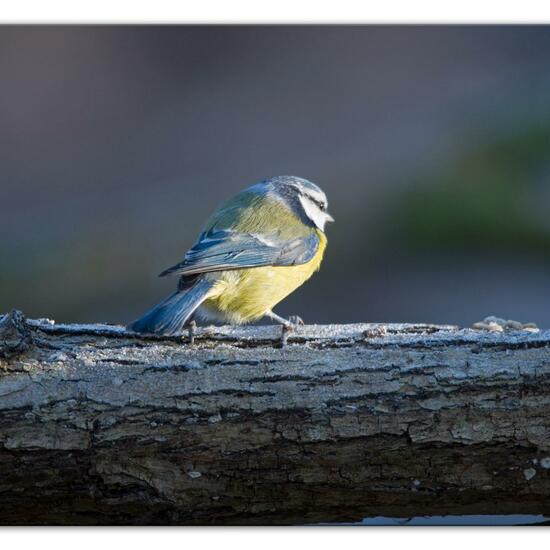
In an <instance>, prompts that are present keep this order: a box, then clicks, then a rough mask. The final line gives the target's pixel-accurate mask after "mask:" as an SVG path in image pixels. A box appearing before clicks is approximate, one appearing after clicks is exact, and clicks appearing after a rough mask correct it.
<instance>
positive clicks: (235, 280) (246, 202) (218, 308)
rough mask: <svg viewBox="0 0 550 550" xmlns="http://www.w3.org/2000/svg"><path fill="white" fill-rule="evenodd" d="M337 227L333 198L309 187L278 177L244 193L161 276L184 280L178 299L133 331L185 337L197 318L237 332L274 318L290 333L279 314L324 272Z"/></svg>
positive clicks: (175, 296) (152, 313) (146, 317)
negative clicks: (329, 229)
mask: <svg viewBox="0 0 550 550" xmlns="http://www.w3.org/2000/svg"><path fill="white" fill-rule="evenodd" d="M331 221H334V220H333V218H332V216H331V215H330V214H329V213H328V212H327V198H326V195H325V194H324V193H323V191H322V190H321V189H320V188H319V187H317V185H315V184H313V183H311V182H309V181H307V180H305V179H302V178H298V177H295V176H277V177H274V178H272V179H270V180H266V181H263V182H261V183H258V184H256V185H253V186H251V187H249V188H247V189H245V190H244V191H241V192H240V193H238V194H237V195H235V196H234V197H233V198H231V199H229V200H228V201H227V202H226V203H225V204H223V205H222V206H221V208H220V209H219V210H218V211H217V212H215V213H214V214H213V215H212V216H211V217H210V219H209V220H208V221H207V223H206V226H205V228H204V230H203V232H202V233H201V234H200V236H199V239H198V241H197V242H196V244H195V245H194V246H193V248H191V250H189V251H188V252H187V254H186V255H185V258H184V260H183V261H182V262H181V263H179V264H177V265H175V266H174V267H171V268H170V269H167V270H166V271H163V272H162V273H161V274H160V276H161V277H163V276H165V275H171V274H173V275H179V276H180V279H179V284H178V289H177V291H176V292H174V294H172V295H171V296H169V297H168V298H166V299H165V300H164V301H163V302H161V303H160V304H158V305H156V306H155V307H154V308H153V309H151V310H150V311H148V312H147V313H146V314H145V315H144V316H143V317H141V318H139V319H137V320H136V321H134V322H133V323H131V324H130V325H128V329H129V330H132V331H134V332H145V333H157V334H165V335H177V334H180V333H181V332H182V330H183V329H184V327H189V325H190V323H191V322H193V319H194V318H195V317H196V316H198V317H200V318H202V319H204V320H206V321H218V322H226V323H231V324H244V323H249V322H252V321H256V320H258V319H260V318H262V317H264V316H267V317H269V318H271V319H273V320H275V321H277V322H279V323H281V324H282V325H283V327H284V328H287V329H288V328H289V327H291V326H292V322H291V321H289V320H286V319H283V318H282V317H279V316H278V315H276V314H275V313H273V307H274V306H275V305H276V304H278V303H279V302H280V301H281V300H283V299H284V298H286V297H287V296H288V295H289V294H290V293H291V292H293V291H294V290H296V289H297V288H298V287H299V286H300V285H302V284H303V283H304V282H305V281H307V279H309V278H310V277H311V275H313V273H314V272H315V271H317V270H318V269H319V266H320V264H321V260H322V259H323V253H324V251H325V247H326V244H327V239H326V237H325V233H324V230H325V224H326V222H331ZM283 332H284V329H283ZM190 336H191V338H192V334H191V333H190Z"/></svg>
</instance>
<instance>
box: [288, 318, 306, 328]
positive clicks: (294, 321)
mask: <svg viewBox="0 0 550 550" xmlns="http://www.w3.org/2000/svg"><path fill="white" fill-rule="evenodd" d="M288 322H289V323H290V324H291V325H292V326H295V327H296V326H299V325H304V324H305V323H304V320H303V319H302V318H301V317H300V316H299V315H291V316H290V317H289V318H288Z"/></svg>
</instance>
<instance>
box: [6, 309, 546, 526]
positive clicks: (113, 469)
mask: <svg viewBox="0 0 550 550" xmlns="http://www.w3.org/2000/svg"><path fill="white" fill-rule="evenodd" d="M279 339H280V328H279V327H275V326H255V327H216V328H213V329H205V328H198V329H197V333H196V336H195V342H196V343H195V345H194V346H189V345H188V344H186V343H185V341H182V339H178V338H164V337H159V336H148V337H144V336H140V335H135V334H131V333H127V332H126V331H125V330H124V329H123V328H122V327H117V326H109V325H59V324H55V323H52V322H48V321H46V320H25V319H24V318H23V316H22V315H21V314H19V313H16V312H15V313H12V314H10V315H8V316H5V317H4V318H3V319H2V320H1V321H0V464H1V467H0V493H1V499H0V523H2V524H258V523H260V524H286V523H300V524H303V523H318V522H343V521H359V520H360V519H361V518H363V517H367V516H379V515H385V516H393V517H396V516H397V517H409V516H413V515H443V514H472V513H485V514H505V513H532V514H544V513H546V514H549V513H550V504H549V502H550V500H549V497H550V351H549V348H548V346H549V345H550V331H541V332H538V333H534V332H526V331H506V332H501V333H494V332H488V331H476V330H467V329H458V328H456V327H452V326H434V325H421V324H419V325H403V324H393V325H373V324H353V325H327V326H315V325H313V326H303V327H299V328H297V329H296V330H295V331H294V332H292V333H291V334H290V335H289V338H288V345H287V346H286V347H284V348H283V349H279V348H278V347H277V344H278V342H279Z"/></svg>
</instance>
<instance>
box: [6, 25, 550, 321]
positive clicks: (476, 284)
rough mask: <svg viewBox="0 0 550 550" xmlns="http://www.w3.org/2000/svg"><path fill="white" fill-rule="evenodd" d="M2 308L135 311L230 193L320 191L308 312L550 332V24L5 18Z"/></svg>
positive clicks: (291, 303)
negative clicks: (300, 186) (318, 251)
mask: <svg viewBox="0 0 550 550" xmlns="http://www.w3.org/2000/svg"><path fill="white" fill-rule="evenodd" d="M0 75H1V85H0V312H5V311H7V310H9V309H11V308H18V309H22V310H23V311H24V313H25V314H26V315H28V316H33V317H50V318H54V319H56V320H58V321H71V322H78V321H82V322H85V321H105V322H113V323H126V322H128V321H130V320H132V319H133V318H135V317H136V316H137V315H139V314H141V313H142V312H143V311H144V310H146V309H147V308H149V307H150V306H151V305H152V304H153V303H155V302H156V301H158V300H160V299H161V298H163V297H164V296H165V295H166V294H167V293H169V292H171V290H172V288H173V287H174V285H175V284H176V281H175V280H167V279H158V278H157V277H156V275H157V274H158V273H159V272H160V271H162V270H163V269H165V268H166V267H168V266H171V265H173V264H174V263H177V262H178V261H179V260H180V259H181V258H182V257H183V255H184V253H185V251H186V250H187V249H188V248H189V247H190V246H191V245H192V244H193V242H194V240H195V238H196V237H197V235H198V233H199V230H200V228H201V225H202V223H203V222H204V221H205V220H206V218H207V216H208V215H209V214H210V213H211V212H212V211H213V210H214V209H215V208H216V207H217V206H218V205H219V204H220V203H221V202H223V201H224V200H225V199H226V198H227V197H228V196H230V195H232V194H233V193H235V192H237V191H239V190H241V189H242V188H244V187H246V186H248V185H250V184H253V183H255V182H257V181H260V180H262V179H265V178H268V177H270V176H273V175H280V174H294V175H298V176H302V177H305V178H308V179H310V180H312V181H314V182H316V183H317V184H319V185H320V186H321V187H322V188H323V189H324V190H325V191H326V192H327V195H328V197H329V202H330V211H331V213H332V214H333V215H334V217H335V218H336V223H335V224H333V225H331V226H329V227H328V239H329V247H328V250H327V254H326V257H325V261H324V264H323V266H322V269H321V271H320V272H319V273H318V274H316V275H315V276H314V277H313V278H312V279H311V280H310V281H309V282H308V283H307V284H306V285H304V286H303V287H302V288H301V289H300V290H298V291H297V292H295V293H294V294H293V295H291V296H290V297H289V298H288V299H287V300H286V301H284V302H283V303H282V304H281V305H280V306H279V307H278V308H277V310H276V311H277V312H278V313H279V314H281V315H290V314H299V315H301V316H302V317H303V318H304V319H305V320H306V322H322V323H327V322H352V321H395V322H401V321H410V322H413V321H425V322H445V323H446V322H450V323H458V324H461V325H470V324H471V323H472V322H475V321H478V320H480V319H482V318H483V317H485V316H487V315H490V314H494V315H498V316H502V317H505V318H512V319H518V320H521V321H534V322H537V323H538V324H539V325H541V326H546V327H550V217H549V215H548V208H549V206H550V27H516V26H493V27H486V26H476V27H461V26H436V27H422V26H407V27H405V26H352V27H343V26H333V27H322V26H321V27H316V26H310V27H304V26H282V27H274V26H252V27H243V26H232V27H227V26H167V27H154V26H138V27H117V26H110V27H101V26H42V27H39V26H3V27H0Z"/></svg>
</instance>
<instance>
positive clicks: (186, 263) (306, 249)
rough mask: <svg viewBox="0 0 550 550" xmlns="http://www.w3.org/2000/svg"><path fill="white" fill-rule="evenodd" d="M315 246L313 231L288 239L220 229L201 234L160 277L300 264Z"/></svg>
mask: <svg viewBox="0 0 550 550" xmlns="http://www.w3.org/2000/svg"><path fill="white" fill-rule="evenodd" d="M318 246H319V237H318V236H317V235H316V234H315V233H311V234H310V235H308V236H306V237H299V238H296V239H292V240H290V241H288V240H281V239H280V238H277V237H276V236H269V237H265V236H263V235H262V236H260V235H255V234H252V233H237V232H234V231H227V230H220V231H215V232H212V233H206V234H203V235H201V239H200V240H199V241H198V242H197V244H195V246H193V248H191V250H189V252H187V254H186V255H185V258H184V260H183V261H182V262H180V263H179V264H177V265H175V266H173V267H171V268H169V269H167V270H166V271H163V272H162V273H161V274H160V277H163V276H165V275H170V274H178V275H196V274H198V273H209V272H213V271H225V270H232V269H244V268H250V267H262V266H268V265H272V266H285V265H286V266H290V265H301V264H305V263H307V262H309V261H310V260H311V259H312V258H313V257H314V256H315V253H316V252H317V248H318Z"/></svg>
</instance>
